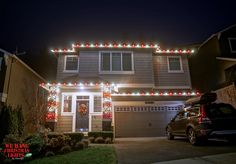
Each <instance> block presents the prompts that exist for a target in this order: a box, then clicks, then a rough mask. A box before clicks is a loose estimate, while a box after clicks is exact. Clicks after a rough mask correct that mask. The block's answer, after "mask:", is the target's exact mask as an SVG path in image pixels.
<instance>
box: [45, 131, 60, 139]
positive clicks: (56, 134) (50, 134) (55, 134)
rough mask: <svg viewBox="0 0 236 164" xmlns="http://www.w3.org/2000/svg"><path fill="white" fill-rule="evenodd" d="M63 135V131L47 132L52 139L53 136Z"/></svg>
mask: <svg viewBox="0 0 236 164" xmlns="http://www.w3.org/2000/svg"><path fill="white" fill-rule="evenodd" d="M61 135H63V134H62V133H57V132H50V133H48V134H47V137H48V138H49V139H51V138H57V137H58V136H61Z"/></svg>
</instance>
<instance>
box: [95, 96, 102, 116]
mask: <svg viewBox="0 0 236 164" xmlns="http://www.w3.org/2000/svg"><path fill="white" fill-rule="evenodd" d="M94 112H102V97H101V96H94Z"/></svg>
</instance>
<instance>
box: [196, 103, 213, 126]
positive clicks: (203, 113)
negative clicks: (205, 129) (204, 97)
mask: <svg viewBox="0 0 236 164" xmlns="http://www.w3.org/2000/svg"><path fill="white" fill-rule="evenodd" d="M200 112H201V115H200V117H199V118H198V122H199V124H211V120H210V119H209V118H208V117H207V116H206V111H205V109H204V107H203V106H201V107H200Z"/></svg>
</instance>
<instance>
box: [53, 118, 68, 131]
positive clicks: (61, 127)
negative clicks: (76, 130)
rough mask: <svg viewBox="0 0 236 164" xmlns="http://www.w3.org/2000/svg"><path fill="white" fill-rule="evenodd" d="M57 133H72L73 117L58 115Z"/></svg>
mask: <svg viewBox="0 0 236 164" xmlns="http://www.w3.org/2000/svg"><path fill="white" fill-rule="evenodd" d="M55 131H57V132H71V131H72V116H61V115H58V121H57V125H56V129H55Z"/></svg>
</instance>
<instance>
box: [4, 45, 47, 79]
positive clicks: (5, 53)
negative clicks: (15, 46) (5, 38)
mask: <svg viewBox="0 0 236 164" xmlns="http://www.w3.org/2000/svg"><path fill="white" fill-rule="evenodd" d="M0 51H1V52H3V53H4V58H5V57H8V56H11V57H13V58H15V59H16V60H17V61H19V62H20V63H21V64H22V65H23V66H25V67H26V68H27V69H28V70H29V71H31V72H32V73H33V74H35V75H36V76H37V77H38V78H40V79H41V80H42V81H46V80H45V79H44V78H43V77H42V76H40V75H39V74H38V73H37V72H35V71H34V70H33V69H32V68H30V67H29V66H28V65H27V64H26V63H25V62H23V61H22V60H21V59H20V58H18V57H17V56H16V55H14V54H11V53H9V52H7V51H5V50H3V49H1V48H0ZM5 60H6V58H5ZM5 63H6V65H7V64H8V62H7V61H5Z"/></svg>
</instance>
